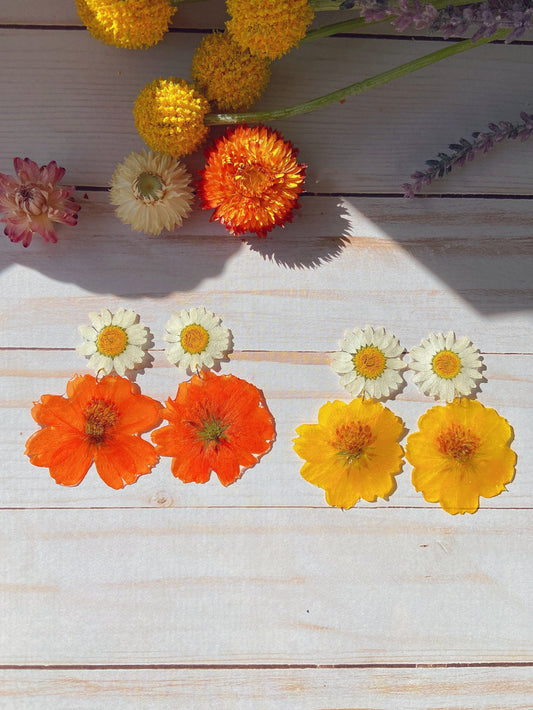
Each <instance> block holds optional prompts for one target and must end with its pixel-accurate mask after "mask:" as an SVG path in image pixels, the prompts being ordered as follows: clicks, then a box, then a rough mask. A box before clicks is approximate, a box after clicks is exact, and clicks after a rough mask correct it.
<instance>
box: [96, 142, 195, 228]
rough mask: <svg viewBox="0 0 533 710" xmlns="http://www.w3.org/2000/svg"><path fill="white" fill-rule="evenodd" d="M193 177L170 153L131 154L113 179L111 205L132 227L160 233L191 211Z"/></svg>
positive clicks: (116, 171) (175, 224)
mask: <svg viewBox="0 0 533 710" xmlns="http://www.w3.org/2000/svg"><path fill="white" fill-rule="evenodd" d="M190 179H191V178H190V175H189V173H188V172H187V170H186V169H185V167H184V166H183V165H182V164H181V163H180V162H178V161H177V160H176V159H175V158H172V157H171V156H170V155H160V154H159V153H153V152H152V151H145V150H143V151H142V153H130V155H128V157H127V158H126V159H125V160H124V162H123V163H120V165H118V166H117V169H116V170H115V172H114V174H113V177H112V178H111V190H110V200H111V204H112V205H116V206H117V209H116V213H117V216H118V217H119V218H120V219H121V220H122V222H124V224H129V225H131V227H132V229H134V230H136V231H137V232H145V233H147V234H160V233H161V232H162V231H163V229H168V230H172V229H174V228H175V227H181V225H182V224H183V220H184V219H185V218H186V217H188V215H189V214H190V212H191V204H192V201H193V191H192V187H191V184H190Z"/></svg>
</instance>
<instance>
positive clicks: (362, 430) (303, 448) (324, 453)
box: [293, 326, 405, 508]
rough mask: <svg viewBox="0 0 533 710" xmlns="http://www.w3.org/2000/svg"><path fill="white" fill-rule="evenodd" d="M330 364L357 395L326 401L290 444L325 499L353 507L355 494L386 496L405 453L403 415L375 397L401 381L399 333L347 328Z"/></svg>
mask: <svg viewBox="0 0 533 710" xmlns="http://www.w3.org/2000/svg"><path fill="white" fill-rule="evenodd" d="M340 346H341V350H340V351H338V352H336V353H335V354H334V355H333V361H332V367H333V369H334V370H335V371H336V372H337V373H338V374H339V375H340V376H341V384H342V385H344V387H345V388H346V389H347V390H348V391H349V392H350V394H352V395H353V396H354V397H355V399H353V400H352V401H351V402H342V401H339V400H336V401H334V402H326V404H324V405H323V406H322V407H321V408H320V410H319V412H318V423H317V424H302V425H301V426H299V427H297V429H296V433H297V434H298V438H296V439H294V440H293V442H294V450H295V451H296V453H297V454H298V456H300V457H301V458H302V459H304V461H305V463H304V464H303V466H302V468H301V470H300V473H301V475H302V477H303V478H304V479H305V480H306V481H309V483H312V484H314V485H315V486H318V487H319V488H322V489H323V490H324V491H325V494H326V502H327V503H328V505H331V506H334V507H337V508H352V507H353V506H354V505H355V504H356V503H357V502H358V501H359V500H361V499H362V500H366V501H368V502H371V503H373V502H375V501H376V500H377V498H384V499H388V498H389V496H390V495H392V493H393V492H394V491H395V490H396V479H395V477H396V476H397V475H398V474H399V473H400V472H401V470H402V467H403V463H404V458H403V454H404V452H403V448H402V446H401V445H400V443H399V441H400V439H401V438H402V437H403V436H404V424H403V421H402V420H401V419H400V418H399V417H397V416H396V415H395V414H394V413H393V412H392V411H391V410H390V409H388V408H387V407H385V406H384V405H383V404H382V403H381V402H378V401H377V400H378V399H381V398H385V397H389V396H390V395H392V394H393V393H395V392H396V391H398V389H399V388H400V387H401V385H402V384H403V382H404V380H403V378H402V376H401V374H400V371H401V370H402V369H404V367H405V364H404V362H403V361H402V359H401V355H402V353H403V352H404V350H403V347H402V346H401V345H400V343H399V341H398V339H397V338H396V337H395V336H394V335H392V334H390V333H386V332H385V329H384V328H382V327H380V328H376V329H375V330H374V329H373V328H371V327H370V326H366V328H365V329H364V330H361V329H360V328H356V329H354V330H352V331H346V332H345V334H344V338H343V340H342V341H341V343H340Z"/></svg>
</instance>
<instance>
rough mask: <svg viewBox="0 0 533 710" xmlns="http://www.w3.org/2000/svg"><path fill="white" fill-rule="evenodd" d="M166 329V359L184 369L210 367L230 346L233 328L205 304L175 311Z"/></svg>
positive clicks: (190, 370)
mask: <svg viewBox="0 0 533 710" xmlns="http://www.w3.org/2000/svg"><path fill="white" fill-rule="evenodd" d="M166 329H167V335H165V336H164V339H165V340H166V341H167V342H168V343H169V345H168V347H167V348H166V354H167V358H168V360H169V362H170V363H172V364H173V365H177V366H178V367H179V368H180V369H181V370H185V371H189V372H195V371H197V370H201V369H202V368H206V369H210V368H212V367H213V366H214V364H215V361H216V360H221V359H222V358H223V357H224V356H225V355H226V353H228V352H229V350H230V349H231V334H230V331H229V330H228V328H225V327H224V326H223V325H221V324H220V318H218V317H217V316H215V314H214V313H211V312H210V311H207V310H206V309H205V308H204V307H203V306H198V307H197V308H191V309H190V310H189V311H185V310H183V311H181V313H179V314H178V313H174V314H173V315H172V317H171V318H170V320H169V321H168V323H167V325H166Z"/></svg>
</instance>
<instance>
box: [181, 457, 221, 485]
mask: <svg viewBox="0 0 533 710" xmlns="http://www.w3.org/2000/svg"><path fill="white" fill-rule="evenodd" d="M171 470H172V473H173V475H174V476H175V477H176V478H179V479H180V481H183V483H207V481H208V480H209V479H210V477H211V467H210V466H209V464H208V462H207V459H206V457H205V456H204V455H196V456H190V455H189V456H187V457H186V458H183V459H178V458H173V459H172V464H171Z"/></svg>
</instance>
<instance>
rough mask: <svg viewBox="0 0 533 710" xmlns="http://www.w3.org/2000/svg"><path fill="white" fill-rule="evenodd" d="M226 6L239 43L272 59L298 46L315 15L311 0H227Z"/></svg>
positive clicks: (228, 25)
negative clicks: (309, 0)
mask: <svg viewBox="0 0 533 710" xmlns="http://www.w3.org/2000/svg"><path fill="white" fill-rule="evenodd" d="M226 7H227V10H228V14H229V15H231V20H229V21H228V22H227V23H226V27H227V28H228V31H229V33H230V34H231V35H232V37H233V38H234V40H235V41H236V42H237V44H239V45H240V46H241V47H243V48H244V49H248V50H249V51H250V52H251V53H252V54H255V55H257V56H259V57H268V58H269V59H277V58H278V57H281V56H282V55H283V54H285V53H286V52H288V51H289V50H291V49H292V48H293V47H296V45H297V44H298V43H299V42H300V40H301V39H303V37H304V36H305V32H306V30H307V28H308V26H309V25H310V24H311V22H312V20H313V17H314V12H313V10H312V9H311V7H310V6H309V3H308V0H226Z"/></svg>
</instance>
